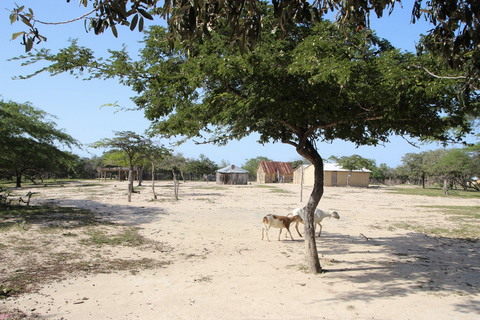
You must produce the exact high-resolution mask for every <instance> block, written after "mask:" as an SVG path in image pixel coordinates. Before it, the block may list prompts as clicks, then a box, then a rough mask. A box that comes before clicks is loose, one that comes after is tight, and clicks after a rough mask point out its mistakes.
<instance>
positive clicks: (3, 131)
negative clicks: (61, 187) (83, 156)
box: [0, 99, 80, 187]
mask: <svg viewBox="0 0 480 320" xmlns="http://www.w3.org/2000/svg"><path fill="white" fill-rule="evenodd" d="M53 118H54V116H53V115H49V114H48V113H46V112H45V111H43V110H40V109H38V108H35V107H33V106H32V105H31V104H29V103H17V102H13V101H4V100H3V99H1V100H0V150H1V152H0V170H3V171H6V172H8V173H9V174H11V175H12V176H15V177H16V185H17V187H21V178H22V175H24V174H26V173H29V174H30V175H36V174H39V173H41V172H49V173H53V174H54V173H55V172H56V171H58V170H59V168H60V165H62V164H64V163H66V162H69V161H73V160H74V159H75V158H74V156H73V155H72V154H71V153H69V152H66V151H63V150H61V149H60V148H59V147H60V146H63V147H67V148H70V147H72V146H79V145H80V143H79V142H78V141H76V140H75V139H74V138H72V137H71V136H70V135H68V134H67V133H65V132H64V131H63V130H60V129H57V128H56V123H55V122H54V121H53V120H52V119H53Z"/></svg>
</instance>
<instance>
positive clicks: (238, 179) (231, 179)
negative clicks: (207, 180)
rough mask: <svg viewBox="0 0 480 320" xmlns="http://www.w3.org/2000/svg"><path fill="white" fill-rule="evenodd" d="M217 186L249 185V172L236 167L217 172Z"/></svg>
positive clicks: (232, 166)
mask: <svg viewBox="0 0 480 320" xmlns="http://www.w3.org/2000/svg"><path fill="white" fill-rule="evenodd" d="M216 180H217V184H248V171H247V170H245V169H242V168H237V167H235V166H234V165H231V166H228V167H225V168H223V169H219V170H217V179H216Z"/></svg>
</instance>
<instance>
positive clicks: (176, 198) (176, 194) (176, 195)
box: [172, 170, 178, 201]
mask: <svg viewBox="0 0 480 320" xmlns="http://www.w3.org/2000/svg"><path fill="white" fill-rule="evenodd" d="M172 173H173V193H174V195H175V200H177V201H178V181H177V177H176V176H175V171H173V170H172Z"/></svg>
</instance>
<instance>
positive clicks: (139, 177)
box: [137, 166, 143, 187]
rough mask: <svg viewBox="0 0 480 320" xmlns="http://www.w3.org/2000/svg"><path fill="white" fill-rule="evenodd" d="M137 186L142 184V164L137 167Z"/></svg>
mask: <svg viewBox="0 0 480 320" xmlns="http://www.w3.org/2000/svg"><path fill="white" fill-rule="evenodd" d="M137 172H138V185H137V186H138V187H140V186H141V185H142V182H143V166H141V167H139V168H138V170H137Z"/></svg>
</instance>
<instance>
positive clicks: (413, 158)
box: [398, 152, 430, 189]
mask: <svg viewBox="0 0 480 320" xmlns="http://www.w3.org/2000/svg"><path fill="white" fill-rule="evenodd" d="M425 155H426V153H425V152H422V153H407V154H405V155H404V156H403V157H402V165H401V167H400V168H399V169H398V170H399V171H400V172H401V174H404V175H407V176H408V178H409V179H410V180H416V179H418V180H419V181H420V185H421V186H422V188H423V189H425V178H426V176H427V173H428V170H429V168H430V167H429V166H428V165H426V164H425Z"/></svg>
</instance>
